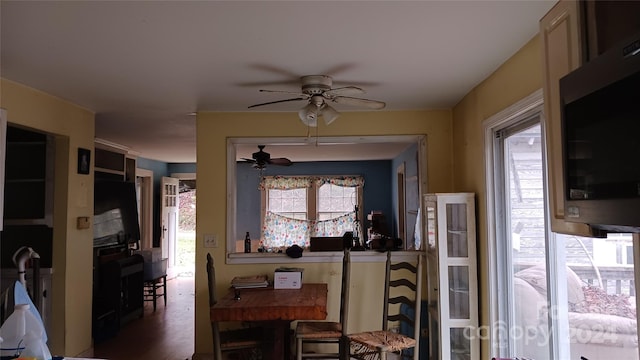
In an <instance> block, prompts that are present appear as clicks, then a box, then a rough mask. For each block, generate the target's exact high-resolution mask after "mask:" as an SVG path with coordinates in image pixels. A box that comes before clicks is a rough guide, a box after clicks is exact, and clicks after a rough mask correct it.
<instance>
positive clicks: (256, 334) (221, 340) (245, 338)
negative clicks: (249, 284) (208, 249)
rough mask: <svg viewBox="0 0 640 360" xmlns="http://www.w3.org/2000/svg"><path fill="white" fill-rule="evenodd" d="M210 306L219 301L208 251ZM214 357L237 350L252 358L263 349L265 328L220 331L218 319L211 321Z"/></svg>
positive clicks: (220, 359) (245, 356) (217, 358)
mask: <svg viewBox="0 0 640 360" xmlns="http://www.w3.org/2000/svg"><path fill="white" fill-rule="evenodd" d="M207 278H208V285H209V307H212V306H213V305H215V304H216V303H217V301H218V300H217V297H216V273H215V266H214V264H213V258H212V257H211V254H209V253H207ZM211 331H212V335H213V359H214V360H222V359H223V358H222V353H223V352H231V351H234V352H237V353H238V355H239V357H240V358H252V357H253V354H254V353H259V352H260V351H261V350H262V343H263V341H262V339H263V336H264V335H263V329H262V328H259V327H254V328H242V329H235V330H225V331H222V332H221V331H220V327H219V324H218V322H217V321H211Z"/></svg>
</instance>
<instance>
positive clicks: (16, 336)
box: [0, 304, 44, 357]
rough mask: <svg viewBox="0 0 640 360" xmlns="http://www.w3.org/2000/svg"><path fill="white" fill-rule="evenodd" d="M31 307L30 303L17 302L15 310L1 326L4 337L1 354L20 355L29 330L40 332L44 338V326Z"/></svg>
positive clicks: (0, 332) (0, 330)
mask: <svg viewBox="0 0 640 360" xmlns="http://www.w3.org/2000/svg"><path fill="white" fill-rule="evenodd" d="M29 309H30V306H29V304H15V306H14V309H13V312H12V313H11V315H9V317H8V318H7V319H6V320H5V321H4V323H3V324H2V327H0V337H1V338H2V339H3V342H2V348H1V349H0V356H3V357H4V356H16V355H19V354H20V353H21V352H22V351H23V350H24V345H25V343H24V341H25V335H26V334H27V333H28V332H33V333H35V334H39V335H40V338H41V339H42V337H43V334H44V327H43V326H42V323H41V322H40V321H38V319H36V317H35V316H34V315H33V314H32V313H31V311H30V310H29Z"/></svg>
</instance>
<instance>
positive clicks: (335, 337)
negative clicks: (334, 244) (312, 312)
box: [295, 249, 351, 360]
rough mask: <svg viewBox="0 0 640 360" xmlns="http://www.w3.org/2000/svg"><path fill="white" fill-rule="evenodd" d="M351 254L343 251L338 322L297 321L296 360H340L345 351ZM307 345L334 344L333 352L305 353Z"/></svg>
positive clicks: (346, 250)
mask: <svg viewBox="0 0 640 360" xmlns="http://www.w3.org/2000/svg"><path fill="white" fill-rule="evenodd" d="M350 264H351V253H350V251H349V250H348V249H345V250H344V256H343V257H342V285H341V290H340V296H341V298H340V321H339V322H331V321H299V322H298V325H297V326H296V331H295V335H296V359H297V360H302V359H310V358H316V359H317V358H321V359H340V358H342V357H341V355H342V354H343V353H344V352H346V351H347V349H346V347H345V345H346V342H345V341H344V339H343V329H344V328H346V326H345V320H346V318H347V316H348V311H349V280H350V274H351V265H350ZM308 344H335V345H334V346H332V348H335V349H336V351H334V352H312V351H307V349H306V348H308V347H306V346H305V345H308Z"/></svg>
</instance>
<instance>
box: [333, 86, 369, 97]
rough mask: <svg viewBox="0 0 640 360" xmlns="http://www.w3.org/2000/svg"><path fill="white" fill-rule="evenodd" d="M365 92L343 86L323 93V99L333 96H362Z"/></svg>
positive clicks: (354, 87) (357, 88)
mask: <svg viewBox="0 0 640 360" xmlns="http://www.w3.org/2000/svg"><path fill="white" fill-rule="evenodd" d="M364 93H365V91H364V90H363V89H361V88H359V87H357V86H345V87H339V88H335V89H331V90H329V91H325V92H324V95H325V97H327V96H328V98H332V97H334V96H351V95H361V94H364Z"/></svg>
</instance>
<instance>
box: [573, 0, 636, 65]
mask: <svg viewBox="0 0 640 360" xmlns="http://www.w3.org/2000/svg"><path fill="white" fill-rule="evenodd" d="M581 4H582V14H583V15H584V21H583V22H582V23H583V24H584V26H585V29H586V31H585V34H584V35H585V40H586V42H585V43H586V44H587V46H586V49H584V50H585V51H584V52H583V53H584V54H585V55H586V56H587V59H586V60H591V59H593V58H595V57H597V56H599V55H601V54H603V53H604V52H606V51H607V50H609V49H611V48H613V47H615V46H616V44H618V43H619V42H620V41H622V40H624V39H626V38H627V37H629V36H630V35H631V34H636V33H638V32H639V31H640V16H638V14H640V1H629V0H607V1H594V0H588V1H583V2H581Z"/></svg>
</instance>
